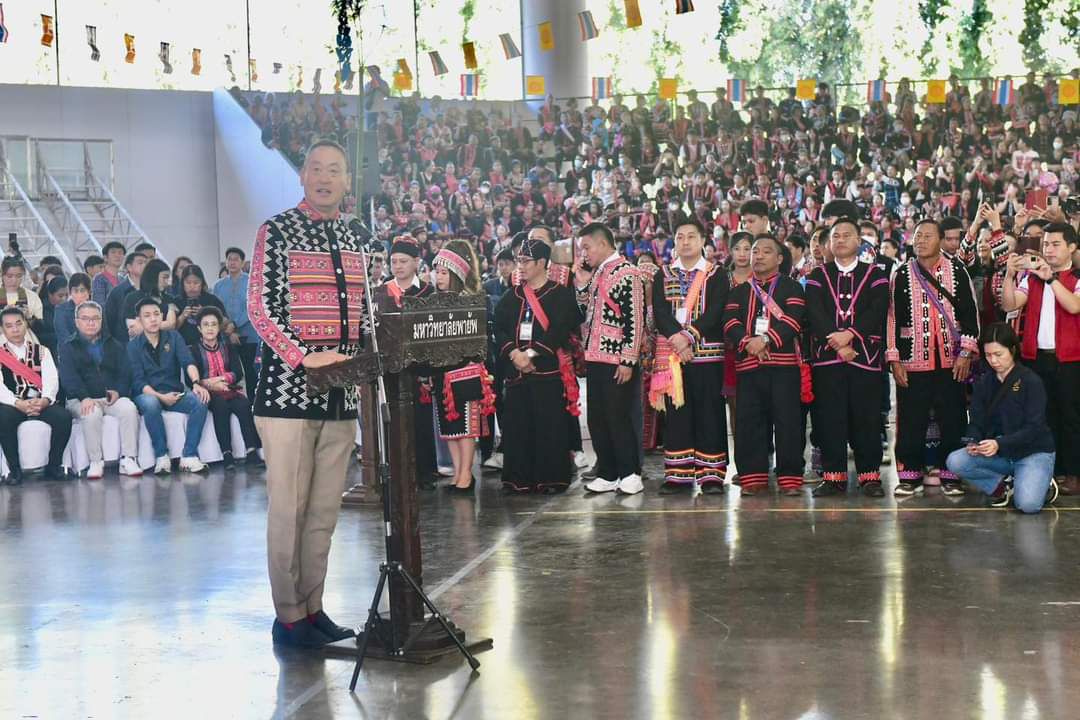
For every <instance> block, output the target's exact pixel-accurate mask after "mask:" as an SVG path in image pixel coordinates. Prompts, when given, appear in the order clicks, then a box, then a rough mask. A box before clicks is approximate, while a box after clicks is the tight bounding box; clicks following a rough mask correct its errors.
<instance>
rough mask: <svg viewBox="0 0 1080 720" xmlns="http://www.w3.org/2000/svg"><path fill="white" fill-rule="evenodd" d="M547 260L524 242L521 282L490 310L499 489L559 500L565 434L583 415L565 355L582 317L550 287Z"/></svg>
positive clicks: (535, 241) (564, 481)
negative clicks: (498, 374) (501, 409)
mask: <svg viewBox="0 0 1080 720" xmlns="http://www.w3.org/2000/svg"><path fill="white" fill-rule="evenodd" d="M550 258H551V248H550V247H549V246H548V245H547V243H545V242H544V241H543V240H541V239H539V238H527V239H525V241H524V242H523V243H522V245H521V248H520V249H519V250H518V255H517V258H516V260H517V266H518V270H519V272H520V274H521V276H522V279H523V282H522V283H520V284H518V285H515V286H514V287H513V288H512V289H511V290H508V291H507V292H506V293H505V294H504V295H503V296H502V299H501V300H499V305H498V307H496V309H495V341H496V346H497V351H498V362H499V363H502V364H503V367H504V370H503V373H504V377H505V378H506V385H505V387H506V398H505V407H506V413H505V418H506V425H505V427H503V458H504V459H503V475H502V482H503V488H505V489H506V490H507V491H509V492H516V493H527V492H544V493H558V492H563V491H564V490H566V488H567V487H568V486H569V485H570V481H571V479H572V473H573V467H572V464H571V459H570V458H571V448H570V436H569V434H568V433H566V432H565V430H564V429H565V427H566V425H567V422H568V418H570V417H573V418H575V419H576V418H577V416H578V415H579V414H580V411H579V409H578V384H577V377H576V375H575V374H574V365H573V361H572V359H571V357H570V353H569V350H568V348H569V339H570V333H571V331H572V330H573V329H574V328H575V327H577V326H578V325H580V324H581V316H580V314H579V312H578V308H577V301H576V300H575V298H574V294H573V292H572V291H571V290H570V288H568V287H566V286H564V285H560V284H558V283H554V282H552V281H551V280H549V279H548V268H547V265H548V263H549V262H550Z"/></svg>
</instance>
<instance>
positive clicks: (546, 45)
mask: <svg viewBox="0 0 1080 720" xmlns="http://www.w3.org/2000/svg"><path fill="white" fill-rule="evenodd" d="M538 29H539V30H540V49H541V50H543V51H544V52H547V51H548V50H554V49H555V31H554V30H552V29H551V23H549V22H542V23H540V25H539V28H538ZM541 94H542V93H541Z"/></svg>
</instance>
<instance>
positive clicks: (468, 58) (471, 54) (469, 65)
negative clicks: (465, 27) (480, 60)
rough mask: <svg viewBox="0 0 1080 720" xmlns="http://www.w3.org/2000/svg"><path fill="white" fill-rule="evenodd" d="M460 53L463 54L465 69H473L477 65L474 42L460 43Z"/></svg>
mask: <svg viewBox="0 0 1080 720" xmlns="http://www.w3.org/2000/svg"><path fill="white" fill-rule="evenodd" d="M461 53H462V54H463V55H464V56H465V68H466V69H467V70H475V69H476V68H477V67H478V65H477V62H476V43H471V42H467V43H462V44H461Z"/></svg>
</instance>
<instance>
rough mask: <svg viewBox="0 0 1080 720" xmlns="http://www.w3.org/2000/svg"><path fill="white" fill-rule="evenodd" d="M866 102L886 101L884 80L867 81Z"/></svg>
mask: <svg viewBox="0 0 1080 720" xmlns="http://www.w3.org/2000/svg"><path fill="white" fill-rule="evenodd" d="M866 102H867V103H868V104H869V103H876V102H885V81H884V80H870V81H868V82H867V83H866Z"/></svg>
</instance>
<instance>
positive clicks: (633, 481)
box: [618, 475, 645, 495]
mask: <svg viewBox="0 0 1080 720" xmlns="http://www.w3.org/2000/svg"><path fill="white" fill-rule="evenodd" d="M644 489H645V483H643V482H641V476H640V475H627V476H626V477H624V478H623V479H622V480H620V481H619V483H618V491H619V492H621V493H622V494H623V495H637V494H638V493H639V492H641V491H642V490H644Z"/></svg>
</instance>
